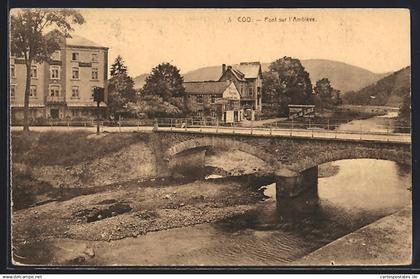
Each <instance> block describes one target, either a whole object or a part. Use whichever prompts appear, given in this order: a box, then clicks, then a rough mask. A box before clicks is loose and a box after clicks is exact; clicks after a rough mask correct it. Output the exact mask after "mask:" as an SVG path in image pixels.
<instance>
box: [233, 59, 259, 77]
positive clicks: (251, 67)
mask: <svg viewBox="0 0 420 279" xmlns="http://www.w3.org/2000/svg"><path fill="white" fill-rule="evenodd" d="M234 69H235V70H237V71H239V72H240V73H242V74H243V75H244V78H257V77H258V74H259V73H260V69H261V63H260V62H241V63H240V64H239V65H237V66H234Z"/></svg>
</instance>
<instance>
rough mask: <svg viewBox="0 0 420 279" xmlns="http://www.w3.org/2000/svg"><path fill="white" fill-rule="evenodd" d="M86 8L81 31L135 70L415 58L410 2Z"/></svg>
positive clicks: (380, 63)
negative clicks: (396, 5) (405, 5)
mask: <svg viewBox="0 0 420 279" xmlns="http://www.w3.org/2000/svg"><path fill="white" fill-rule="evenodd" d="M79 11H80V12H81V13H82V15H83V16H84V18H85V20H86V22H85V24H83V25H80V26H75V31H74V33H73V34H77V35H79V36H83V37H85V38H87V39H89V40H92V41H94V42H96V43H99V44H101V45H103V46H106V47H109V64H111V63H112V62H113V61H114V59H115V58H116V56H117V55H121V56H122V57H123V59H124V60H125V63H126V65H127V67H128V71H129V74H130V75H131V76H133V77H135V76H137V75H139V74H143V73H149V72H150V71H151V69H152V68H153V67H155V66H156V65H158V64H159V63H162V62H170V63H172V64H174V65H176V66H177V67H178V68H179V69H180V70H181V72H182V73H185V72H188V71H191V70H194V69H197V68H200V67H205V66H215V65H221V64H223V63H224V64H228V65H229V64H236V63H239V62H241V61H260V62H271V61H274V60H276V59H279V58H281V57H284V56H291V57H295V58H299V59H330V60H336V61H341V62H344V63H348V64H351V65H355V66H359V67H362V68H365V69H368V70H370V71H372V72H376V73H383V72H390V71H396V70H399V69H401V68H403V67H405V66H408V65H410V21H409V20H410V14H409V10H406V9H79ZM302 18H303V20H302ZM296 19H297V20H296Z"/></svg>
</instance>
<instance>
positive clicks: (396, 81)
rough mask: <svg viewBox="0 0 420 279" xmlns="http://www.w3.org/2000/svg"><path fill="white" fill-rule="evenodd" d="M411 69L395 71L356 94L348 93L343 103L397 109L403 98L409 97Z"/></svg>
mask: <svg viewBox="0 0 420 279" xmlns="http://www.w3.org/2000/svg"><path fill="white" fill-rule="evenodd" d="M410 78H411V67H410V66H408V67H406V68H403V69H401V70H399V71H396V72H394V73H392V74H390V75H388V76H386V77H384V78H382V79H380V80H378V81H377V82H375V83H374V84H371V85H369V86H367V87H364V88H362V89H361V90H359V91H356V92H348V93H347V94H345V95H344V96H343V102H344V103H346V104H354V105H379V106H384V105H386V106H394V107H398V106H400V105H401V104H402V100H403V98H404V96H407V95H408V96H409V95H410V90H411V89H410V88H411V87H410V86H411V84H410Z"/></svg>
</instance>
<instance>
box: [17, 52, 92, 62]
mask: <svg viewBox="0 0 420 279" xmlns="http://www.w3.org/2000/svg"><path fill="white" fill-rule="evenodd" d="M12 57H14V56H12ZM51 59H52V60H55V61H60V60H61V51H60V50H57V51H55V52H54V53H53V54H52V55H51ZM71 60H72V61H79V53H78V52H72V53H71ZM91 62H98V53H92V54H91Z"/></svg>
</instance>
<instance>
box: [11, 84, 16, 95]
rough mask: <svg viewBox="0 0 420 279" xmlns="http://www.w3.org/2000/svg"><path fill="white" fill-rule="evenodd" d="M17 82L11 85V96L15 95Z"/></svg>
mask: <svg viewBox="0 0 420 279" xmlns="http://www.w3.org/2000/svg"><path fill="white" fill-rule="evenodd" d="M15 91H16V84H11V85H10V97H15Z"/></svg>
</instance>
